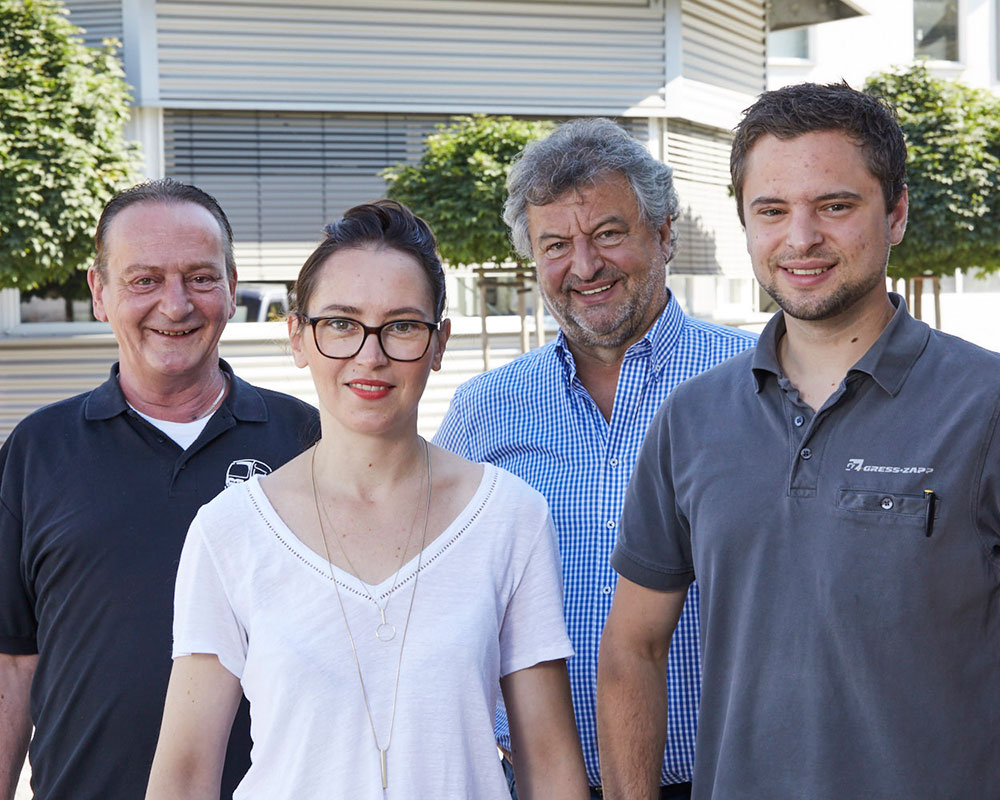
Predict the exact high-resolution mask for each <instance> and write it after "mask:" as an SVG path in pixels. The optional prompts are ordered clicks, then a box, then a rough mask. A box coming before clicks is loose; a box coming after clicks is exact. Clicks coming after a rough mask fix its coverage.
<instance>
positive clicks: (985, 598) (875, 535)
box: [598, 84, 1000, 800]
mask: <svg viewBox="0 0 1000 800" xmlns="http://www.w3.org/2000/svg"><path fill="white" fill-rule="evenodd" d="M905 161H906V147H905V143H904V141H903V136H902V133H901V131H900V129H899V126H898V124H897V123H896V120H895V116H894V114H893V113H892V111H891V110H890V109H889V108H888V107H886V106H885V105H883V104H882V102H881V101H879V100H877V99H876V98H873V97H870V96H867V95H864V94H861V93H858V92H855V91H853V90H852V89H850V88H849V87H847V86H846V85H844V84H841V85H834V86H815V85H811V84H805V85H801V86H793V87H787V88H785V89H780V90H777V91H775V92H768V93H766V94H764V95H762V96H761V98H760V99H759V100H758V102H757V103H755V104H754V106H752V107H751V108H750V109H748V110H747V112H746V114H745V117H744V119H743V121H742V122H741V123H740V125H739V127H738V128H737V130H736V137H735V141H734V145H733V154H732V172H733V185H734V187H735V190H736V199H737V204H738V208H739V212H740V217H741V219H742V220H743V222H744V225H745V228H746V236H747V247H748V250H749V252H750V255H751V259H752V261H753V266H754V271H755V274H756V276H757V279H758V280H759V281H760V283H761V285H762V286H763V287H764V288H765V289H766V290H767V291H768V293H769V294H770V295H771V296H772V297H773V298H774V299H775V301H776V302H777V303H778V305H779V306H780V307H781V309H782V310H781V311H780V312H779V313H778V314H776V315H775V317H774V318H773V319H772V320H771V322H770V323H769V324H768V326H767V328H766V329H765V330H764V332H763V334H762V336H761V338H760V340H759V342H758V345H757V348H756V350H755V351H753V352H747V353H744V354H741V355H738V356H736V357H734V358H733V359H731V360H730V361H728V362H726V363H725V364H723V365H721V366H719V367H717V368H715V369H713V370H710V371H709V372H706V373H704V374H703V375H701V376H698V377H695V378H693V379H691V380H690V381H688V382H687V383H685V384H683V385H682V386H680V387H679V388H678V389H676V390H675V391H674V393H673V394H672V395H671V396H670V397H669V398H668V399H667V401H666V402H665V403H664V405H663V406H662V408H661V410H660V411H659V412H658V414H657V417H656V419H655V420H654V421H653V424H652V426H651V427H650V430H649V434H648V435H647V437H646V440H645V443H644V445H643V450H642V452H641V454H640V457H639V463H638V465H637V467H636V470H635V472H634V473H633V478H632V482H631V483H630V485H629V489H628V494H627V498H626V503H625V509H624V512H623V516H622V520H621V529H620V532H619V539H618V543H617V546H616V548H615V551H614V553H613V555H612V564H613V565H614V567H615V569H617V570H618V572H619V573H620V576H621V577H620V579H619V583H618V590H617V593H616V595H615V599H614V604H613V606H612V610H611V614H610V616H609V619H608V624H607V626H606V628H605V630H604V636H603V639H602V643H601V654H600V668H599V675H598V729H599V735H600V746H601V766H602V768H603V774H604V777H605V795H606V796H607V797H612V798H615V797H618V798H621V797H628V798H633V797H635V798H638V797H652V796H653V794H652V792H653V786H654V784H655V776H656V773H657V767H658V754H659V752H660V748H662V744H663V733H664V730H663V729H664V727H665V722H664V720H665V719H666V717H665V715H664V713H663V709H662V707H660V706H658V705H655V704H653V703H651V702H649V701H650V698H651V697H655V696H656V692H655V688H656V687H657V686H659V685H661V684H662V680H663V669H664V665H665V663H666V653H667V649H668V646H669V642H670V634H671V631H672V630H673V627H674V624H675V622H676V620H677V617H678V615H679V614H680V610H681V607H682V604H683V601H684V595H685V593H686V591H687V586H688V584H689V583H690V582H691V581H692V580H693V579H694V577H695V576H696V577H697V579H698V583H699V585H700V588H701V615H700V616H701V633H702V651H703V675H704V679H703V688H702V702H701V712H700V717H699V727H698V737H697V744H696V750H695V775H694V786H693V794H692V797H694V798H697V800H705V798H717V799H718V800H730V798H744V797H745V798H769V800H770V799H771V798H773V799H774V800H793V799H794V800H799V799H800V798H809V800H834V799H835V798H836V799H838V800H839V798H846V797H852V798H879V799H881V798H906V799H907V800H941V798H996V797H1000V700H998V698H1000V661H998V653H1000V601H998V598H1000V429H998V428H1000V355H998V354H997V353H992V352H989V351H986V350H983V349H981V348H978V347H975V346H973V345H971V344H968V343H967V342H963V341H962V340H960V339H956V338H954V337H951V336H948V335H945V334H942V333H940V332H938V331H932V330H930V329H929V328H928V327H927V325H925V324H924V323H922V322H918V321H916V320H914V319H913V318H912V317H910V316H909V314H908V313H907V311H906V306H905V304H904V303H903V301H902V298H900V297H899V296H898V295H893V294H889V293H888V291H887V289H886V280H885V270H886V264H887V261H888V257H889V251H890V247H891V246H892V245H894V244H898V243H899V242H900V241H901V239H902V237H903V233H904V230H905V226H906V213H907V193H906V185H905V169H904V165H905Z"/></svg>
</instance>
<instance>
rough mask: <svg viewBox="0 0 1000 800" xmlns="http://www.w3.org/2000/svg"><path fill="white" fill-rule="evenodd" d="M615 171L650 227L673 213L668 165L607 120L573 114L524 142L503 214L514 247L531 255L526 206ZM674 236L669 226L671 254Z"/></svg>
mask: <svg viewBox="0 0 1000 800" xmlns="http://www.w3.org/2000/svg"><path fill="white" fill-rule="evenodd" d="M615 173H617V174H619V175H622V176H623V177H624V178H625V179H626V180H627V181H628V183H629V186H631V187H632V191H633V192H634V194H635V200H636V204H637V205H638V206H639V214H640V215H641V217H642V219H643V220H644V221H645V222H646V224H648V225H649V226H650V227H651V228H653V229H654V230H656V229H658V228H660V227H661V226H662V225H663V223H665V222H666V221H667V220H668V219H669V220H671V221H673V220H675V219H677V215H678V214H679V212H680V203H679V201H678V199H677V192H676V191H675V190H674V181H673V173H674V171H673V170H672V169H671V168H670V167H669V166H667V165H666V164H664V163H663V162H662V161H657V160H656V159H655V158H653V156H652V154H651V153H650V152H649V150H647V149H646V147H645V146H643V144H642V143H641V142H639V141H637V140H636V139H634V138H632V137H631V136H629V134H628V133H626V132H625V130H623V129H622V127H621V126H620V125H617V124H615V123H614V122H612V121H611V120H609V119H603V118H596V119H576V120H572V121H570V122H566V123H563V124H562V125H560V126H559V127H558V128H556V130H555V131H554V132H553V133H551V134H550V135H549V136H547V137H546V138H544V139H539V140H537V141H534V142H531V143H530V144H528V146H527V147H525V148H524V151H523V152H522V153H521V155H520V156H518V159H517V161H515V162H514V165H513V166H512V167H511V170H510V174H509V175H508V177H507V202H506V203H505V204H504V209H503V219H504V222H506V223H507V227H508V228H509V229H510V239H511V242H512V243H513V245H514V249H515V250H516V251H517V252H518V253H519V254H520V255H522V256H523V257H524V258H528V259H530V258H531V257H532V252H531V235H530V233H529V231H528V206H544V205H548V204H549V203H552V202H555V201H556V200H558V199H559V198H560V197H562V196H563V195H565V194H566V193H567V192H571V191H573V190H575V189H582V188H584V187H587V186H592V185H594V184H595V183H598V182H599V181H600V180H601V179H602V178H606V177H608V176H609V175H613V174H615ZM676 239H677V231H676V228H671V229H670V245H671V248H670V249H671V255H673V244H674V242H675V241H676Z"/></svg>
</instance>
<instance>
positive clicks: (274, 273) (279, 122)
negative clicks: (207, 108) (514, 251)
mask: <svg viewBox="0 0 1000 800" xmlns="http://www.w3.org/2000/svg"><path fill="white" fill-rule="evenodd" d="M444 121H446V118H444V117H433V116H389V115H386V114H378V115H376V114H372V115H346V114H332V113H321V112H313V113H295V112H281V113H277V112H225V111H223V112H196V111H167V112H165V114H164V154H165V165H166V170H165V171H166V174H167V175H169V176H170V177H172V178H177V179H178V180H183V181H187V182H191V183H194V184H197V185H198V186H200V187H201V188H203V189H204V190H205V191H207V192H209V193H211V194H213V195H214V196H215V197H216V198H217V199H218V201H219V203H220V204H221V205H222V207H223V208H224V209H225V210H226V214H227V215H228V217H229V220H230V223H231V224H232V226H233V234H234V239H235V242H236V247H235V251H236V263H237V267H238V269H239V273H240V277H241V279H243V280H285V281H290V280H294V279H295V276H296V275H297V274H298V271H299V267H301V265H302V262H303V261H304V260H305V258H306V256H308V255H309V253H310V252H311V251H312V250H313V248H314V247H315V246H316V244H317V243H318V242H319V241H320V239H321V238H322V233H323V226H324V225H325V224H326V223H327V222H329V221H330V220H332V219H335V218H337V217H339V216H340V215H341V214H343V212H344V211H346V210H347V209H348V208H350V207H351V206H354V205H357V204H358V203H363V202H366V201H369V200H373V199H375V198H378V197H382V196H383V195H384V194H385V181H384V180H383V179H382V178H380V177H379V172H381V170H383V169H384V168H385V167H388V166H391V165H393V164H396V163H397V162H400V161H404V160H418V159H419V158H420V155H421V153H422V152H423V139H424V137H425V136H426V135H427V134H428V133H430V132H432V131H433V129H434V126H435V125H436V124H438V123H441V122H444Z"/></svg>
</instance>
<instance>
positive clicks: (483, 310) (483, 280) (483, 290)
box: [479, 271, 490, 372]
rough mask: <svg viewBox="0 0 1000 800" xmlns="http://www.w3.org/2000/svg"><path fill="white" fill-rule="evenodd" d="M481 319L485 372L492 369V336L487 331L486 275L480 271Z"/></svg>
mask: <svg viewBox="0 0 1000 800" xmlns="http://www.w3.org/2000/svg"><path fill="white" fill-rule="evenodd" d="M479 321H480V323H481V325H482V327H481V329H480V330H481V337H482V341H483V372H488V371H489V369H490V337H489V334H488V333H487V332H486V275H484V274H483V273H482V272H481V271H480V272H479Z"/></svg>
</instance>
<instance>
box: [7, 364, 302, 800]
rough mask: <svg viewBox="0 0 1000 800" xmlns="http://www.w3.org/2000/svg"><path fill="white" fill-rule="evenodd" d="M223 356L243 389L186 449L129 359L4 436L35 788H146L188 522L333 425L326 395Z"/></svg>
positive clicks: (234, 388)
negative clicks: (137, 388) (136, 394)
mask: <svg viewBox="0 0 1000 800" xmlns="http://www.w3.org/2000/svg"><path fill="white" fill-rule="evenodd" d="M220 365H221V366H222V368H223V369H224V370H225V371H226V372H228V373H229V374H230V376H231V381H230V387H231V388H230V392H229V395H228V396H227V397H226V399H225V401H224V402H223V404H222V406H221V407H220V408H219V410H218V411H217V412H216V413H215V414H214V415H213V416H212V418H211V419H210V420H209V422H208V424H207V425H206V427H205V429H204V430H203V431H202V433H201V435H200V436H199V437H198V439H197V440H196V441H195V442H194V443H193V444H192V445H191V447H189V448H188V449H187V450H181V448H180V447H179V446H178V445H177V444H176V443H175V442H174V441H173V440H172V439H170V438H169V437H167V436H166V435H165V434H163V433H162V432H161V431H159V430H158V429H157V428H155V427H154V426H153V425H151V424H150V423H149V422H147V421H146V420H145V419H143V418H142V417H140V416H139V415H138V414H137V413H136V412H135V411H134V410H132V409H131V408H130V407H129V406H128V404H127V403H126V402H125V398H124V396H123V395H122V393H121V389H120V388H119V386H118V380H117V368H118V365H117V364H116V365H115V366H114V367H113V368H112V372H111V377H110V378H109V379H108V381H107V382H105V383H104V384H102V385H101V386H99V387H98V388H96V389H94V390H93V391H91V392H88V393H86V394H82V395H79V396H77V397H73V398H70V399H68V400H64V401H62V402H60V403H56V404H54V405H51V406H48V407H46V408H43V409H41V410H39V411H37V412H35V413H34V414H32V415H30V416H29V417H27V418H26V419H25V420H24V421H22V422H21V423H20V424H19V425H18V426H17V427H16V428H15V429H14V431H13V432H12V433H11V435H10V437H9V438H8V439H7V441H6V442H5V443H4V445H3V448H2V449H0V652H4V653H10V654H31V653H38V654H39V660H38V667H37V670H36V672H35V677H34V682H33V684H32V687H31V715H32V719H33V721H34V724H35V728H36V730H35V734H34V738H33V739H32V742H31V748H30V758H31V764H32V787H33V789H34V792H35V797H36V798H41V799H42V800H50V798H51V799H55V798H60V799H61V798H72V800H86V798H101V800H108V798H115V800H129V799H130V798H141V797H143V796H144V794H145V789H146V781H147V778H148V776H149V767H150V764H151V762H152V758H153V751H154V749H155V745H156V739H157V734H158V732H159V726H160V718H161V716H162V713H163V701H164V696H165V693H166V687H167V680H168V677H169V674H170V667H171V658H170V654H171V643H172V632H171V621H172V617H173V591H174V578H175V574H176V570H177V562H178V559H179V557H180V552H181V546H182V545H183V542H184V537H185V534H186V533H187V529H188V525H189V524H190V522H191V520H192V519H193V518H194V515H195V512H196V511H197V510H198V508H199V507H201V506H202V505H204V504H205V503H207V502H208V501H209V500H211V499H212V498H213V497H215V495H217V494H218V493H219V492H221V491H222V490H223V489H224V488H225V487H226V485H227V484H228V483H231V482H234V481H238V480H245V479H246V478H247V477H249V475H250V474H252V473H254V472H269V471H271V470H273V469H275V468H277V467H278V466H280V465H281V464H283V463H284V462H286V461H287V460H289V459H290V458H292V457H294V456H295V455H297V454H298V453H300V452H302V451H303V450H304V449H305V448H306V447H308V446H309V445H310V444H311V443H312V442H313V441H315V439H316V438H317V437H318V434H319V419H318V414H317V412H316V410H315V409H314V408H312V406H309V405H307V404H306V403H303V402H301V401H299V400H296V399H295V398H293V397H289V396H288V395H284V394H280V393H277V392H272V391H268V390H266V389H259V388H255V387H253V386H251V385H250V384H248V383H246V382H244V381H242V380H240V379H239V378H237V377H235V376H233V375H232V370H231V369H230V368H229V366H228V365H227V364H225V362H220ZM240 719H241V720H242V721H239V720H238V722H237V725H235V726H234V731H233V737H234V738H233V741H231V747H230V755H229V757H228V759H227V765H226V776H225V781H224V787H223V788H224V791H223V795H222V796H223V797H231V796H232V791H233V789H234V788H235V786H236V783H237V782H238V781H239V779H240V778H241V777H242V775H243V773H244V772H245V771H246V769H247V767H248V766H249V741H250V740H249V727H248V721H249V720H248V717H247V716H246V714H245V709H244V712H243V714H242V717H241V718H240ZM237 741H238V742H239V744H238V746H237V745H236V742H237Z"/></svg>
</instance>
